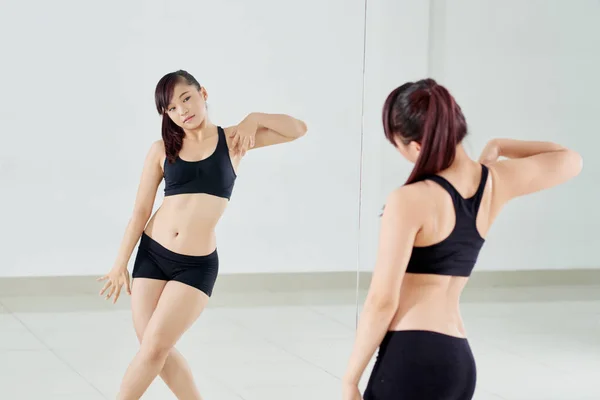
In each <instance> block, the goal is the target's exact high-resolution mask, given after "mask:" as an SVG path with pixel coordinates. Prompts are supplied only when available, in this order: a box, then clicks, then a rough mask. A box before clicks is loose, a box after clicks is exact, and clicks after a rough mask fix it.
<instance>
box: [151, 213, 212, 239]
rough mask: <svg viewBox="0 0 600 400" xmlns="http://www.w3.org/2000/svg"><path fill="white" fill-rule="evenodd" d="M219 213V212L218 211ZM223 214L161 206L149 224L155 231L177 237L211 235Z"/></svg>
mask: <svg viewBox="0 0 600 400" xmlns="http://www.w3.org/2000/svg"><path fill="white" fill-rule="evenodd" d="M217 212H218V211H217ZM220 217H221V214H220V213H218V214H216V213H214V212H211V211H210V210H202V211H199V210H194V209H177V208H169V207H165V206H161V207H160V208H159V209H158V210H157V211H156V213H155V214H154V216H152V218H151V219H150V221H149V222H148V225H149V226H150V225H152V227H153V229H158V230H160V231H170V232H173V233H174V234H177V235H186V234H188V235H193V236H198V235H201V236H207V235H211V234H212V233H213V232H214V230H215V228H216V226H217V223H218V222H219V219H220Z"/></svg>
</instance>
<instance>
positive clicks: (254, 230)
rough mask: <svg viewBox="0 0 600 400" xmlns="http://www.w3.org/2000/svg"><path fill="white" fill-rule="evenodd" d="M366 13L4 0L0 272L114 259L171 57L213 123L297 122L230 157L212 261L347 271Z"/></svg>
mask: <svg viewBox="0 0 600 400" xmlns="http://www.w3.org/2000/svg"><path fill="white" fill-rule="evenodd" d="M363 19H364V2H363V0H332V1H328V2H326V3H323V2H322V1H320V0H308V1H302V2H281V1H277V0H257V1H252V2H248V1H242V0H238V1H235V0H222V1H218V2H215V1H191V0H189V1H181V2H177V4H171V2H166V1H159V0H152V1H141V0H140V1H135V2H117V1H114V0H109V1H103V2H80V1H75V0H62V1H53V2H46V1H41V0H38V1H35V3H34V4H31V2H19V1H16V0H10V1H8V2H3V7H2V13H1V14H0V41H1V42H0V46H1V48H2V55H3V57H2V59H3V63H2V65H1V66H0V68H1V70H0V80H1V81H0V84H1V87H2V89H3V94H4V95H3V96H1V97H0V121H1V130H0V134H1V137H2V141H1V143H2V145H1V146H0V179H1V189H0V190H1V194H2V195H1V196H0V221H1V226H2V229H1V230H0V247H1V253H2V261H1V262H0V276H32V275H86V274H92V275H97V274H102V273H105V272H106V271H107V270H108V269H109V268H110V267H111V266H112V263H113V261H114V258H115V255H116V252H117V248H118V246H119V243H120V241H121V238H122V236H123V233H124V229H125V225H126V223H127V220H128V218H129V216H130V213H131V211H132V205H133V201H134V196H135V192H136V190H137V185H138V181H139V177H140V173H141V168H142V162H143V159H144V156H145V154H146V152H147V150H148V148H149V146H150V144H151V143H152V142H153V141H154V140H156V139H158V138H160V118H159V116H158V115H157V114H156V111H155V108H154V99H153V93H154V87H155V85H156V83H157V81H158V80H159V79H160V77H161V76H162V75H163V74H165V73H167V72H170V71H173V70H176V69H179V68H183V69H187V70H188V71H189V72H191V73H192V74H194V75H195V76H196V77H197V78H198V80H199V81H200V82H201V83H202V84H203V85H205V86H206V87H207V89H208V92H209V100H208V102H209V112H210V115H211V118H212V120H213V121H214V122H215V123H218V124H221V125H228V124H234V123H237V122H238V121H239V120H241V119H242V118H243V117H244V116H245V114H246V113H248V112H250V111H263V112H274V113H279V112H281V113H289V114H292V115H295V116H298V117H300V118H302V119H304V120H305V121H306V122H307V124H308V127H309V132H308V134H307V136H306V137H304V138H302V139H301V140H299V141H297V142H295V143H291V144H287V145H282V146H277V147H273V148H267V149H260V150H256V151H255V152H250V153H249V154H248V156H247V158H246V159H245V161H244V162H243V164H242V167H241V169H240V173H239V177H238V181H237V187H236V189H235V191H234V194H233V198H232V201H231V203H230V205H229V208H228V210H227V211H226V214H225V216H224V218H223V220H222V221H221V224H220V225H219V227H218V232H217V234H218V241H219V244H218V246H219V250H220V257H221V271H222V272H223V273H237V272H290V271H337V270H353V269H355V268H356V248H357V244H358V243H357V241H358V230H357V229H358V228H357V227H358V197H359V193H358V186H359V180H358V174H359V148H360V118H361V100H362V55H363ZM160 190H161V191H162V185H161V188H160ZM161 200H162V192H159V195H158V198H157V205H158V204H159V203H160V201H161ZM134 255H135V252H134ZM132 259H133V257H132Z"/></svg>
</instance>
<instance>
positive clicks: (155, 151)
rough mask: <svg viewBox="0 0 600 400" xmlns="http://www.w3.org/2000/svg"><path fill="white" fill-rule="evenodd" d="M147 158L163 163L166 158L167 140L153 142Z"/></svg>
mask: <svg viewBox="0 0 600 400" xmlns="http://www.w3.org/2000/svg"><path fill="white" fill-rule="evenodd" d="M147 158H149V159H153V160H155V161H156V162H158V163H161V164H162V162H163V161H164V159H165V158H166V152H165V142H164V141H163V140H162V139H159V140H156V141H154V142H152V144H151V145H150V149H149V150H148V155H147Z"/></svg>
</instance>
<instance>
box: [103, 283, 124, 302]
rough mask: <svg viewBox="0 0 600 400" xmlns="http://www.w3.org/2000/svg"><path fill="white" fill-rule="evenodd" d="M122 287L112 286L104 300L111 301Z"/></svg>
mask: <svg viewBox="0 0 600 400" xmlns="http://www.w3.org/2000/svg"><path fill="white" fill-rule="evenodd" d="M120 287H121V285H112V286H111V287H110V291H109V292H108V294H107V295H106V297H105V298H104V300H108V299H110V297H111V296H112V295H113V294H115V292H116V291H117V288H120Z"/></svg>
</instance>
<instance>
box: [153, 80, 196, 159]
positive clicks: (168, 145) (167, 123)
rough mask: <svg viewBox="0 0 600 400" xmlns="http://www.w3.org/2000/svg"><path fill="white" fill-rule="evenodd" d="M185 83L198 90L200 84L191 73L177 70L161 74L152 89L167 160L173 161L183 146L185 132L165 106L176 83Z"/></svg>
mask: <svg viewBox="0 0 600 400" xmlns="http://www.w3.org/2000/svg"><path fill="white" fill-rule="evenodd" d="M182 82H183V83H187V84H188V85H193V86H195V87H196V88H197V89H198V90H200V88H201V86H200V84H199V83H198V81H197V80H196V78H194V77H193V76H192V75H191V74H189V73H188V72H186V71H183V70H179V71H175V72H171V73H168V74H167V75H165V76H163V77H162V78H161V79H160V81H158V84H157V85H156V90H155V91H154V102H155V103H156V110H157V111H158V114H159V115H162V138H163V142H164V143H165V153H166V155H167V160H169V162H175V159H176V158H177V155H179V151H181V147H182V146H183V137H184V136H185V132H184V131H183V129H182V128H181V127H180V126H178V125H177V124H176V123H175V122H173V120H171V118H170V117H169V115H168V114H167V111H168V110H167V107H168V106H169V103H170V102H171V98H172V97H173V91H174V90H175V86H176V85H177V84H178V83H182Z"/></svg>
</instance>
